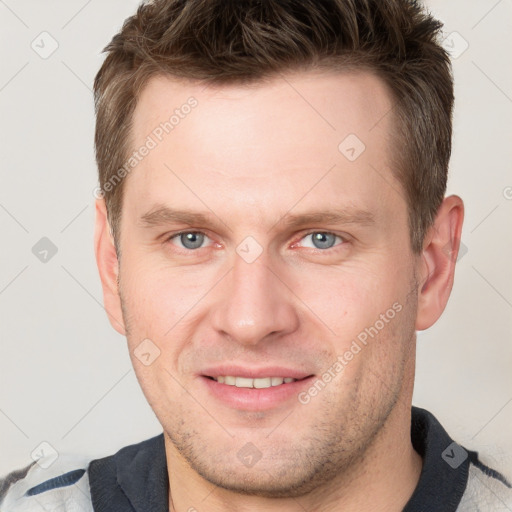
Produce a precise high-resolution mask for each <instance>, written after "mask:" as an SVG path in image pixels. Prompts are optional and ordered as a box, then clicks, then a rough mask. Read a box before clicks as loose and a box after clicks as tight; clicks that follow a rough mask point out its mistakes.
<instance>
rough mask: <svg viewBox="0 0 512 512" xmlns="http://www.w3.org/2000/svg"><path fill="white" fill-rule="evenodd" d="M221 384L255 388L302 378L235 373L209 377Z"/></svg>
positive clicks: (263, 387) (273, 385)
mask: <svg viewBox="0 0 512 512" xmlns="http://www.w3.org/2000/svg"><path fill="white" fill-rule="evenodd" d="M208 378H209V379H212V380H214V381H216V382H218V383H219V384H226V386H235V387H237V388H254V389H266V388H271V387H275V386H281V385H283V384H291V383H292V382H297V381H298V380H300V379H294V378H293V377H259V378H257V379H252V378H250V377H239V376H238V377H236V376H233V375H219V376H218V377H208Z"/></svg>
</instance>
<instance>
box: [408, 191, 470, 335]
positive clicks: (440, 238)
mask: <svg viewBox="0 0 512 512" xmlns="http://www.w3.org/2000/svg"><path fill="white" fill-rule="evenodd" d="M463 220H464V203H463V202H462V199H461V198H460V197H458V196H450V197H446V198H445V199H444V201H443V202H442V204H441V206H440V208H439V211H438V213H437V215H436V219H435V222H434V225H433V226H432V227H431V228H430V230H429V232H428V234H427V236H426V237H425V242H424V244H423V251H422V254H421V261H420V271H419V276H420V283H419V288H418V314H417V317H416V330H418V331H422V330H424V329H428V328H429V327H430V326H432V325H433V324H434V323H435V322H436V321H437V320H438V318H439V317H440V316H441V313H442V312H443V311H444V308H445V307H446V303H447V302H448V298H449V297H450V293H451V291H452V286H453V279H454V274H455V264H456V262H457V255H458V253H459V246H460V235H461V231H462V222H463Z"/></svg>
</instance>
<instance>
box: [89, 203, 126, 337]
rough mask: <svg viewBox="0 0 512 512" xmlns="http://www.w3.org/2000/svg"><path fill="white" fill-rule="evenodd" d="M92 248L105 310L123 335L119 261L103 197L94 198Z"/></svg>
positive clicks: (114, 326) (115, 327)
mask: <svg viewBox="0 0 512 512" xmlns="http://www.w3.org/2000/svg"><path fill="white" fill-rule="evenodd" d="M94 250H95V254H96V263H97V265H98V271H99V274H100V279H101V285H102V287H103V303H104V306H105V311H106V312H107V316H108V319H109V321H110V323H111V325H112V327H113V328H114V329H115V330H116V331H117V332H119V333H120V334H122V335H125V334H126V330H125V326H124V321H123V315H122V308H121V298H120V296H119V288H118V275H119V261H118V258H117V253H116V249H115V245H114V240H113V237H112V235H111V232H110V226H109V223H108V218H107V209H106V206H105V201H104V199H97V200H96V222H95V232H94Z"/></svg>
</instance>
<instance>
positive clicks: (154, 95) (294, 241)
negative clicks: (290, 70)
mask: <svg viewBox="0 0 512 512" xmlns="http://www.w3.org/2000/svg"><path fill="white" fill-rule="evenodd" d="M190 98H193V100H191V99H190ZM187 102H188V104H189V105H192V104H193V106H192V107H191V108H182V106H183V105H185V104H187ZM176 109H178V114H176V116H177V118H179V121H176V119H174V120H173V121H172V123H173V124H172V129H169V126H168V125H163V126H165V127H167V129H168V133H167V132H166V131H165V130H164V129H163V128H162V125H161V124H160V123H165V121H166V120H169V119H170V117H171V116H172V115H173V113H175V110H176ZM391 109H392V103H391V100H390V96H389V94H388V92H387V90H386V88H385V86H384V85H383V84H382V82H381V81H380V80H379V79H378V78H376V77H374V76H372V75H370V74H367V73H344V74H334V73H331V74H318V73H302V74H300V75H299V74H296V75H290V76H288V77H287V78H286V79H282V78H278V79H275V80H270V81H267V82H265V83H262V84H258V85H249V86H208V87H205V86H204V85H198V84H195V83H185V82H181V83H178V82H177V81H173V80H171V79H167V78H157V79H153V80H152V81H150V82H149V84H148V85H147V87H146V88H145V90H144V91H143V93H142V95H141V97H140V101H139V103H138V106H137V109H136V112H135V115H134V123H133V146H134V148H140V147H141V146H143V145H144V144H146V143H147V141H148V136H151V139H152V140H153V141H154V142H155V145H153V144H150V145H151V146H153V147H151V149H150V150H149V151H148V152H147V154H146V155H145V156H144V157H143V158H141V159H140V162H139V163H138V164H137V166H136V167H135V168H134V170H133V171H131V173H130V175H129V176H128V178H127V179H126V183H125V188H124V201H123V211H122V218H121V230H120V234H119V247H120V252H121V257H120V261H119V285H120V296H121V301H122V311H123V322H122V323H123V324H124V329H125V331H126V334H127V339H128V344H129V349H130V354H131V357H132V361H133V365H134V368H135V371H136V373H137V377H138V379H139V382H140V384H141V386H142V389H143V391H144V393H145V396H146V397H147V400H148V402H149V403H150V405H151V407H152V408H153V410H154V412H155V413H156V415H157V417H158V419H159V421H160V422H161V424H162V426H163V428H164V432H165V434H166V443H167V451H168V456H170V457H171V458H175V459H180V460H181V461H182V462H183V463H184V464H186V465H188V466H189V467H191V468H192V469H193V470H195V471H196V472H197V473H198V474H199V475H201V476H202V477H204V478H206V479H207V480H209V481H210V482H212V483H214V484H215V485H218V486H221V487H223V488H227V489H232V490H236V491H238V492H243V493H248V494H255V495H262V496H273V497H277V496H294V495H295V496H298V495H301V494H303V493H305V492H308V491H310V490H311V489H314V488H315V487H317V486H318V485H319V484H321V483H322V482H326V481H328V480H329V479H331V478H333V477H334V475H335V473H336V472H339V471H340V470H342V469H343V468H347V467H349V466H350V465H351V464H353V463H354V461H355V460H358V458H361V457H363V456H364V454H365V453H366V451H367V449H368V447H369V446H371V444H372V441H374V440H375V439H376V437H377V436H378V435H379V432H381V429H382V427H383V425H384V424H385V422H386V420H387V418H388V417H389V416H390V414H391V413H392V411H394V409H395V407H396V404H397V403H398V402H399V401H400V400H401V399H402V398H403V397H404V396H405V395H406V394H407V393H409V392H410V390H406V389H405V388H404V382H407V381H408V378H407V377H408V376H409V374H410V372H411V360H412V352H411V351H412V349H411V347H412V346H413V345H414V343H413V340H414V328H415V319H416V309H417V300H416V297H417V294H416V284H415V275H416V261H417V259H416V257H415V256H414V255H413V253H412V251H411V247H410V237H409V228H408V215H407V205H406V202H405V199H404V194H403V191H402V187H401V185H400V184H399V183H398V182H397V181H396V180H395V179H394V177H393V172H392V171H393V169H392V166H393V156H394V152H395V151H398V148H396V147H393V143H392V141H391V139H390V134H391V133H392V130H393V127H392V116H391V115H389V112H390V110H391ZM158 127H160V130H158ZM155 130H156V131H155ZM156 134H158V135H159V136H157V135H156ZM159 139H161V140H159ZM363 144H364V146H363ZM144 153H146V152H144ZM143 340H150V341H143ZM142 342H143V344H142V345H141V343H142ZM141 352H143V353H144V354H146V355H145V356H142V357H141ZM137 354H138V355H137ZM147 354H149V355H147ZM158 354H159V355H158ZM156 355H158V357H156V358H155V356H156ZM139 357H140V359H139Z"/></svg>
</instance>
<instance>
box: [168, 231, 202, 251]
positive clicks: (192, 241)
mask: <svg viewBox="0 0 512 512" xmlns="http://www.w3.org/2000/svg"><path fill="white" fill-rule="evenodd" d="M205 239H208V237H207V236H206V235H205V234H203V233H199V232H198V231H186V232H183V233H177V234H176V235H174V236H172V237H171V238H170V240H171V241H173V240H176V241H178V242H179V245H180V246H181V247H183V248H184V249H191V250H193V249H199V248H200V247H201V246H202V245H203V243H204V241H205Z"/></svg>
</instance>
